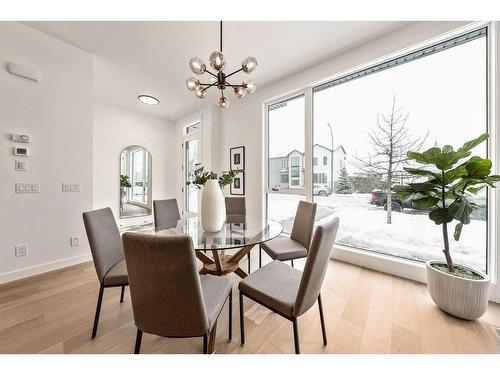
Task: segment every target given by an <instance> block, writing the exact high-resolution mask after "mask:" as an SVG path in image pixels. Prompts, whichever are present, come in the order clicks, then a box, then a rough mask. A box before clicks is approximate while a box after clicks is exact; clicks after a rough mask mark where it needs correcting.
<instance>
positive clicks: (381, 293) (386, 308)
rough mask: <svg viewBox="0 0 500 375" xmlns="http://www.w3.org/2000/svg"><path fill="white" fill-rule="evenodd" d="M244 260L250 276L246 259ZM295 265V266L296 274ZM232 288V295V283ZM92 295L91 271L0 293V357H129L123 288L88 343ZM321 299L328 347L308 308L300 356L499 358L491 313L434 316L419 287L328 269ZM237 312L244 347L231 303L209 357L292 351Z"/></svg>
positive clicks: (174, 347) (171, 343) (191, 344)
mask: <svg viewBox="0 0 500 375" xmlns="http://www.w3.org/2000/svg"><path fill="white" fill-rule="evenodd" d="M252 256H253V257H255V259H252V266H253V267H254V266H256V265H257V264H258V260H257V259H256V251H255V250H254V251H253V255H252ZM243 264H245V265H246V259H244V260H243V261H242V265H243ZM302 265H303V263H301V262H296V267H297V268H301V267H302ZM245 267H246V266H245ZM232 279H233V280H234V282H235V287H234V288H235V291H234V293H235V294H234V296H237V290H236V289H237V287H236V285H237V282H238V277H237V276H235V275H233V276H232ZM98 290H99V286H98V282H97V277H96V275H95V271H94V267H93V264H92V263H85V264H82V265H78V266H74V267H70V268H67V269H64V270H60V271H56V272H53V273H49V274H45V275H41V276H38V277H34V278H31V279H27V280H23V281H20V282H15V283H11V284H7V285H3V286H0V353H132V352H133V348H134V340H135V332H136V329H135V326H134V323H133V316H132V310H131V304H130V298H129V294H128V288H127V294H126V297H125V302H124V303H123V304H120V303H119V299H120V288H112V289H106V291H105V294H104V301H103V307H102V312H101V319H100V323H99V329H98V332H97V338H96V339H95V340H92V341H91V340H90V333H91V328H92V321H93V318H94V310H95V304H96V300H97V294H98ZM322 297H323V308H324V312H325V321H326V326H327V334H328V343H329V344H328V346H326V347H325V346H323V344H322V339H321V326H320V321H319V313H318V308H317V306H314V307H313V308H312V309H311V310H309V312H308V313H306V314H305V315H304V316H302V317H300V318H299V329H300V337H301V349H302V353H500V343H499V342H498V341H497V339H496V337H495V334H494V332H493V329H492V326H498V327H500V306H499V305H496V304H492V303H490V306H489V307H488V311H487V313H486V314H485V316H483V317H482V318H481V319H479V320H477V321H474V322H469V321H463V320H459V319H456V318H453V317H451V316H449V315H447V314H445V313H443V312H442V311H440V310H439V309H438V308H436V306H435V305H434V304H433V302H432V300H431V299H430V297H429V296H428V294H427V291H426V287H425V285H423V284H419V283H417V282H414V281H410V280H406V279H401V278H398V277H394V276H391V275H387V274H383V273H379V272H376V271H372V270H369V269H365V268H361V267H357V266H354V265H350V264H346V263H341V262H336V261H331V262H330V266H329V270H328V273H327V276H326V280H325V283H324V285H323V291H322ZM245 307H246V312H245V319H246V320H245V322H246V323H245V324H246V325H245V327H246V345H245V346H240V340H239V318H238V312H239V306H238V298H233V313H234V317H233V327H234V330H233V341H232V342H228V341H227V315H226V314H227V308H226V307H225V308H224V311H223V312H222V314H221V318H220V320H219V324H218V332H217V341H216V344H215V349H216V352H217V353H293V352H294V348H293V333H292V325H291V323H290V322H289V321H287V320H285V319H283V318H281V317H280V316H279V315H277V314H274V313H272V312H270V311H269V310H267V309H265V308H263V307H261V306H259V305H257V304H254V303H253V302H252V301H250V300H248V299H245ZM201 350H202V340H201V338H200V339H166V338H161V337H157V336H153V335H148V334H144V337H143V344H142V348H141V352H142V353H200V352H201Z"/></svg>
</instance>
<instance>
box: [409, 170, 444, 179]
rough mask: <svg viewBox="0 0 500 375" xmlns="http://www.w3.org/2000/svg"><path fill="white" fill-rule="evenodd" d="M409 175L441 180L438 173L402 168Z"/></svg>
mask: <svg viewBox="0 0 500 375" xmlns="http://www.w3.org/2000/svg"><path fill="white" fill-rule="evenodd" d="M403 169H404V170H405V171H406V172H408V173H409V174H412V175H414V176H423V177H434V178H435V179H438V180H439V179H441V175H440V174H439V173H436V172H433V171H429V170H426V169H418V168H403Z"/></svg>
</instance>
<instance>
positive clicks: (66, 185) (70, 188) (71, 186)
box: [62, 182, 80, 193]
mask: <svg viewBox="0 0 500 375" xmlns="http://www.w3.org/2000/svg"><path fill="white" fill-rule="evenodd" d="M62 191H63V193H78V192H79V191H80V184H79V183H77V182H63V183H62Z"/></svg>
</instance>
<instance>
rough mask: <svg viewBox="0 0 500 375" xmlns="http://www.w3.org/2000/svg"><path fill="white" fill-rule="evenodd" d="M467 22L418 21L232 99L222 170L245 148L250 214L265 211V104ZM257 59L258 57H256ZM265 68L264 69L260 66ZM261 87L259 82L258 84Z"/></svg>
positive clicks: (223, 131)
mask: <svg viewBox="0 0 500 375" xmlns="http://www.w3.org/2000/svg"><path fill="white" fill-rule="evenodd" d="M464 24H465V23H464V22H418V23H414V24H411V25H409V26H407V27H405V28H403V29H400V30H398V31H396V32H395V33H392V34H389V35H387V36H384V37H382V38H379V39H377V40H375V41H372V42H370V43H368V44H366V45H363V46H360V47H357V48H355V49H352V50H350V51H347V52H346V53H344V54H342V55H339V56H337V57H335V58H332V59H330V60H327V61H325V62H323V63H321V64H319V65H316V66H314V67H312V68H309V69H306V70H304V71H302V72H300V73H298V74H295V75H293V76H290V77H288V78H287V79H285V80H282V81H280V82H277V83H275V84H272V85H270V86H266V87H265V88H263V89H258V90H257V91H256V92H255V93H254V94H252V95H248V96H246V97H245V98H244V99H240V100H236V99H233V100H232V105H231V107H229V109H226V110H222V111H221V112H220V125H219V129H220V133H219V134H218V137H219V139H220V147H219V148H218V150H219V156H218V158H219V160H220V165H221V167H222V168H228V167H229V156H228V155H229V148H231V147H235V146H240V145H243V146H245V152H246V165H245V167H246V171H245V172H246V173H245V177H246V188H245V191H246V197H247V201H248V202H251V204H247V207H248V211H249V212H248V213H249V215H261V214H263V211H264V209H263V208H264V198H265V195H264V193H263V188H264V186H263V177H264V176H263V171H264V148H263V138H264V128H263V124H264V121H263V103H264V102H265V101H268V100H271V99H275V98H277V97H279V96H282V95H284V94H287V93H291V92H293V91H296V90H299V89H301V88H304V87H305V86H308V85H310V84H311V83H314V82H318V81H322V80H324V79H326V78H327V77H329V76H334V75H336V74H339V73H341V72H343V71H346V70H350V69H353V68H355V67H356V66H359V65H363V64H366V63H368V62H370V61H372V60H375V59H379V58H382V57H383V56H385V55H388V54H391V53H394V52H397V51H399V50H402V49H405V48H408V47H411V46H412V45H414V44H417V43H420V42H423V41H426V40H428V39H430V38H433V37H436V36H439V35H441V34H444V33H446V32H448V31H451V30H453V29H456V28H458V27H460V26H462V25H464ZM257 58H258V56H257ZM259 68H260V69H265V67H259ZM256 83H257V85H258V82H256Z"/></svg>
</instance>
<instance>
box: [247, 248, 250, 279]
mask: <svg viewBox="0 0 500 375" xmlns="http://www.w3.org/2000/svg"><path fill="white" fill-rule="evenodd" d="M247 257H248V274H250V253H248V255H247Z"/></svg>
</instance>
